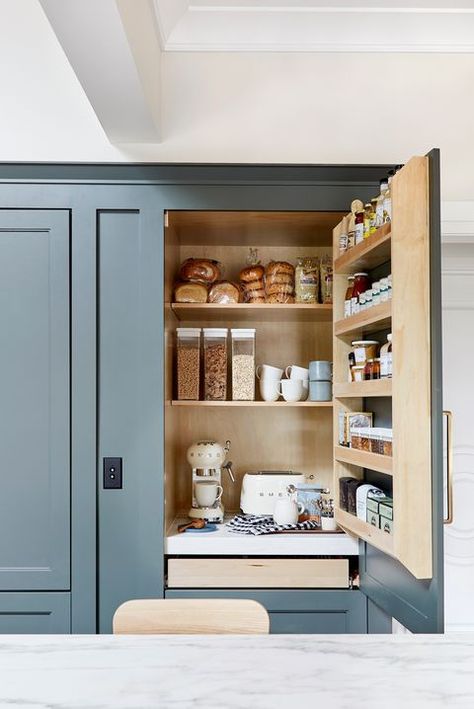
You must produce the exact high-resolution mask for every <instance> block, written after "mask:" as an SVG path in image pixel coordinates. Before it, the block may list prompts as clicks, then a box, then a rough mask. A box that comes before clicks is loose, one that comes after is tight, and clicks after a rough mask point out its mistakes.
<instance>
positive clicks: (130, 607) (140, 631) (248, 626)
mask: <svg viewBox="0 0 474 709" xmlns="http://www.w3.org/2000/svg"><path fill="white" fill-rule="evenodd" d="M269 630H270V619H269V616H268V613H267V611H266V610H265V608H264V607H263V606H262V605H261V604H260V603H257V601H251V600H247V599H238V598H237V599H234V598H196V599H194V598H189V599H188V598H167V599H149V600H136V601H127V602H126V603H123V604H122V605H121V606H119V608H117V610H116V611H115V614H114V619H113V632H114V633H116V634H125V635H166V634H168V635H206V634H208V635H212V634H229V635H263V634H266V633H268V632H269Z"/></svg>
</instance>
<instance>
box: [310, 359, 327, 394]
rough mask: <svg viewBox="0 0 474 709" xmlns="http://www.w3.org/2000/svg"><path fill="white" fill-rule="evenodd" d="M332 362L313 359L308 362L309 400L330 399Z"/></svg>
mask: <svg viewBox="0 0 474 709" xmlns="http://www.w3.org/2000/svg"><path fill="white" fill-rule="evenodd" d="M331 399H332V362H326V361H323V360H314V361H313V362H310V363H309V400H310V401H331Z"/></svg>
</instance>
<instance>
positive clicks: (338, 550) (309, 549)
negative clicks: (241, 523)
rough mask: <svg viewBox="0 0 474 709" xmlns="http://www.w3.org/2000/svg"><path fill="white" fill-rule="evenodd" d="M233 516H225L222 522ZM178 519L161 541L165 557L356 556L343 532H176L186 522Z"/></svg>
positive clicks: (224, 529)
mask: <svg viewBox="0 0 474 709" xmlns="http://www.w3.org/2000/svg"><path fill="white" fill-rule="evenodd" d="M232 517H233V515H231V514H230V515H226V516H225V521H228V520H229V519H231V518H232ZM188 521H189V519H188V518H187V517H183V518H181V517H178V518H177V519H175V520H174V521H173V523H172V524H171V525H170V527H169V529H168V531H167V534H166V538H165V554H168V555H173V554H186V555H188V556H220V555H229V556H259V555H261V556H262V555H263V556H357V555H358V553H359V542H358V540H357V539H356V538H355V537H351V536H349V535H348V534H346V533H345V532H341V531H339V532H337V533H331V532H323V533H312V532H311V533H308V532H306V533H305V532H302V533H301V534H296V533H291V534H262V535H260V536H253V535H251V534H236V533H235V532H231V531H230V530H229V528H228V527H227V526H226V525H225V524H218V525H217V529H216V530H215V532H209V533H202V532H185V533H184V534H179V533H178V525H179V524H183V522H188Z"/></svg>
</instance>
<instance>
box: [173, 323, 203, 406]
mask: <svg viewBox="0 0 474 709" xmlns="http://www.w3.org/2000/svg"><path fill="white" fill-rule="evenodd" d="M176 337H177V343H176V381H177V386H176V389H177V392H176V393H177V397H178V399H180V400H182V399H191V400H193V401H198V400H199V372H200V345H201V328H200V327H178V328H177V329H176Z"/></svg>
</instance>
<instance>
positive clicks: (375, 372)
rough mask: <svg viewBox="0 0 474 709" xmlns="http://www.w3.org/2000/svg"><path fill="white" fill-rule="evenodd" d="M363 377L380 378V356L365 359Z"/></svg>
mask: <svg viewBox="0 0 474 709" xmlns="http://www.w3.org/2000/svg"><path fill="white" fill-rule="evenodd" d="M364 379H380V358H377V357H376V358H372V359H368V360H367V362H366V363H365V367H364Z"/></svg>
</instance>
